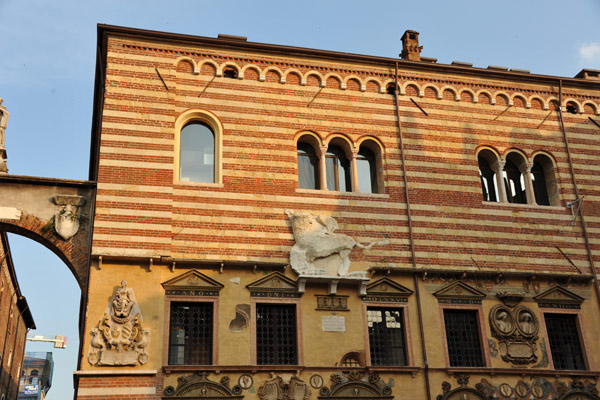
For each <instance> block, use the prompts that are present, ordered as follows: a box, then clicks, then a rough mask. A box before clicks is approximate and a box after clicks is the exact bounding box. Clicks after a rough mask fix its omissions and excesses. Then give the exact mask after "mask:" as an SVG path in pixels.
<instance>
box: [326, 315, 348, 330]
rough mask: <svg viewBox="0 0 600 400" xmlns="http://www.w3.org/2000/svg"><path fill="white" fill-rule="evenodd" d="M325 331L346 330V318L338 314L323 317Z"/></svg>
mask: <svg viewBox="0 0 600 400" xmlns="http://www.w3.org/2000/svg"><path fill="white" fill-rule="evenodd" d="M321 330H322V331H323V332H346V318H344V317H337V316H325V317H321Z"/></svg>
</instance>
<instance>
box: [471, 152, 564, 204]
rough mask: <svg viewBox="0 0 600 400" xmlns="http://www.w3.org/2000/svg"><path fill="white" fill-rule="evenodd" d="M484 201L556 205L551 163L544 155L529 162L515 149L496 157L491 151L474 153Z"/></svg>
mask: <svg viewBox="0 0 600 400" xmlns="http://www.w3.org/2000/svg"><path fill="white" fill-rule="evenodd" d="M477 162H478V164H479V179H480V181H481V192H482V194H483V200H484V201H490V202H507V203H515V204H537V205H540V206H559V205H560V198H559V196H558V185H557V183H556V175H555V172H554V171H555V164H554V161H553V160H552V158H551V157H550V156H549V155H548V154H545V153H537V154H536V155H535V156H534V157H533V158H532V159H531V160H530V159H528V158H527V157H526V156H525V155H524V154H523V153H521V152H520V151H517V150H511V151H509V152H508V153H506V154H505V155H504V157H503V158H502V157H500V156H499V155H498V154H497V153H496V152H495V151H492V150H491V149H487V148H485V149H482V150H480V151H479V152H478V153H477Z"/></svg>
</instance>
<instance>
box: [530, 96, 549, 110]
mask: <svg viewBox="0 0 600 400" xmlns="http://www.w3.org/2000/svg"><path fill="white" fill-rule="evenodd" d="M527 104H529V107H528V108H537V107H536V105H537V104H539V105H540V108H541V109H542V110H547V109H548V105H547V104H546V102H545V101H544V99H542V98H541V97H540V96H537V95H535V94H534V95H532V96H529V99H527Z"/></svg>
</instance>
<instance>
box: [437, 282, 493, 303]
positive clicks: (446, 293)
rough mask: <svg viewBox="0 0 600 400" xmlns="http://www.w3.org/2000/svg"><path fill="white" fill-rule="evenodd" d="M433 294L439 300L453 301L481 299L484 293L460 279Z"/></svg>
mask: <svg viewBox="0 0 600 400" xmlns="http://www.w3.org/2000/svg"><path fill="white" fill-rule="evenodd" d="M434 295H435V296H436V297H437V298H438V300H439V301H442V300H452V301H453V302H462V301H481V300H483V299H484V298H485V296H486V294H485V293H483V292H481V291H479V290H477V289H475V288H474V287H472V286H469V285H467V284H466V283H464V282H461V281H457V282H454V283H451V284H450V285H448V286H446V287H444V288H442V289H440V290H438V291H437V292H435V293H434Z"/></svg>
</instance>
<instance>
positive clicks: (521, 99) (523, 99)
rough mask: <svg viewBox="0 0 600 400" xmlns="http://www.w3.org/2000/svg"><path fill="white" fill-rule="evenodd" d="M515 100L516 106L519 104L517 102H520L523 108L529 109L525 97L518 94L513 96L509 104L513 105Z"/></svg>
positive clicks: (529, 106)
mask: <svg viewBox="0 0 600 400" xmlns="http://www.w3.org/2000/svg"><path fill="white" fill-rule="evenodd" d="M515 100H517V104H519V102H522V103H523V107H525V108H531V104H529V102H528V101H527V99H526V98H525V96H523V95H522V94H519V93H516V94H513V95H512V98H511V103H512V104H515Z"/></svg>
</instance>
